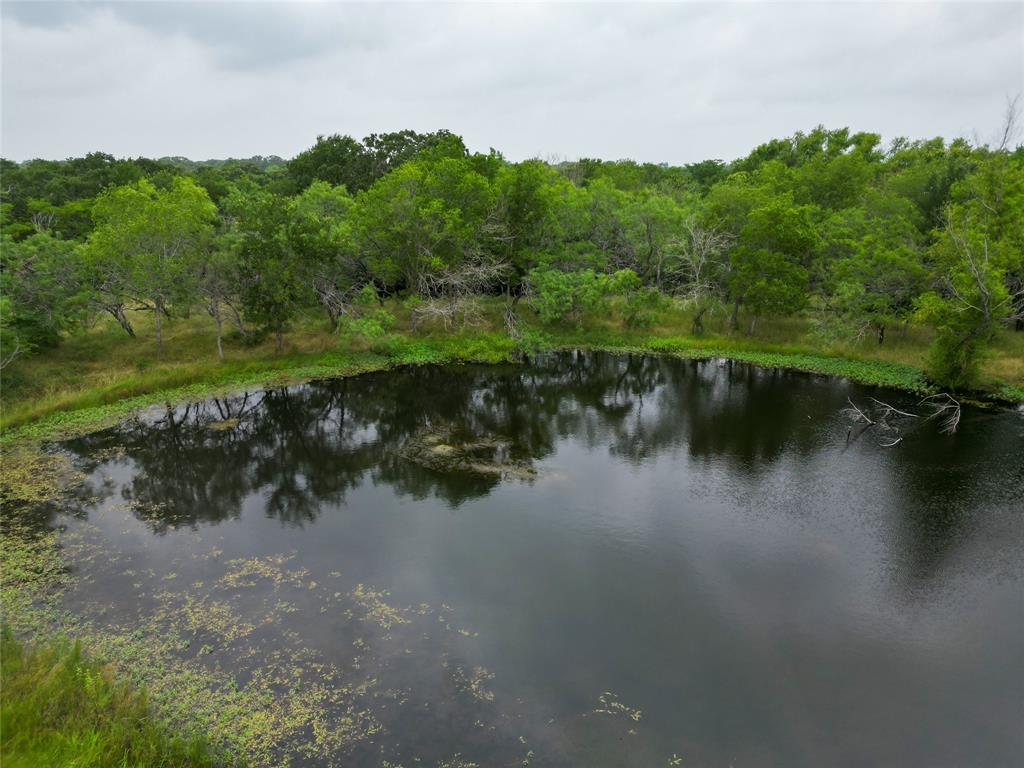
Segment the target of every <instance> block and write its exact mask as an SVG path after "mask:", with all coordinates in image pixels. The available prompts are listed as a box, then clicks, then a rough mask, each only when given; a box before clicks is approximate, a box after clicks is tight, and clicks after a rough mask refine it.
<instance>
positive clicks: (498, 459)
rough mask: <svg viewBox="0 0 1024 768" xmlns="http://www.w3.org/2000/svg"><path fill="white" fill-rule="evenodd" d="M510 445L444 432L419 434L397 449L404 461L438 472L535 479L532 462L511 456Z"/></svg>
mask: <svg viewBox="0 0 1024 768" xmlns="http://www.w3.org/2000/svg"><path fill="white" fill-rule="evenodd" d="M511 447H512V446H511V444H510V443H509V441H508V440H503V439H500V438H497V437H491V436H469V437H467V436H462V435H457V434H456V433H455V432H453V431H452V430H449V429H444V428H437V427H435V428H428V429H424V430H421V431H419V432H418V433H416V434H415V435H413V436H412V437H411V438H409V439H408V440H407V441H406V442H405V444H404V445H403V446H402V447H401V448H400V449H399V455H400V456H402V457H403V458H405V459H407V460H409V461H412V462H414V463H416V464H419V465H420V466H422V467H426V468H427V469H432V470H435V471H437V472H472V473H475V474H479V475H494V476H496V477H500V478H505V479H512V478H515V479H519V480H530V479H532V478H534V477H536V476H537V470H536V468H534V466H533V464H532V462H530V461H529V460H526V459H516V458H513V457H512V455H511Z"/></svg>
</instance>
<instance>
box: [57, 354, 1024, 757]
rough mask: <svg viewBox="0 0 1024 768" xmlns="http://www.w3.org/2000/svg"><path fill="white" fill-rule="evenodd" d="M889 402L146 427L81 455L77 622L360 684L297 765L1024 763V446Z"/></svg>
mask: <svg viewBox="0 0 1024 768" xmlns="http://www.w3.org/2000/svg"><path fill="white" fill-rule="evenodd" d="M871 396H874V397H877V398H879V399H882V400H885V401H887V402H890V403H891V404H893V405H894V406H896V407H898V408H903V409H907V408H910V409H914V408H916V404H915V399H914V398H912V397H910V396H907V395H902V394H899V393H893V392H886V391H884V390H877V389H872V388H866V387H861V386H858V385H854V384H851V383H849V382H846V381H842V380H834V379H825V378H821V377H813V376H809V375H805V374H799V373H790V372H784V371H778V370H763V369H757V368H753V367H749V366H745V365H740V364H730V363H718V362H715V361H710V362H694V361H682V360H675V359H670V358H654V357H641V356H613V355H606V354H596V353H595V354H583V353H561V354H554V355H551V356H548V357H544V358H541V359H540V360H538V361H536V362H535V363H534V364H531V365H529V366H519V367H513V366H507V367H470V366H463V367H451V368H445V367H423V368H412V369H407V370H401V371H394V372H387V373H380V374H372V375H366V376H362V377H359V378H355V379H348V380H338V381H325V382H315V383H311V384H307V385H302V386H294V387H289V388H286V389H278V390H272V391H267V392H258V393H251V394H249V395H246V396H238V397H232V398H230V399H228V400H220V401H210V402H206V403H201V404H196V405H191V406H188V407H182V408H178V409H173V410H168V411H166V412H153V413H151V414H149V415H148V416H146V417H144V418H142V419H140V420H138V421H135V422H131V423H128V424H125V425H122V426H121V427H118V428H116V429H112V430H107V431H105V432H102V433H98V434H95V435H92V436H89V437H87V438H83V439H80V440H77V441H75V442H73V443H70V444H69V445H68V448H69V449H70V450H72V451H73V452H74V453H76V454H77V455H79V456H80V457H81V459H82V461H83V463H85V464H86V466H88V468H89V469H90V471H91V483H92V491H91V492H92V494H93V495H94V497H95V498H94V499H93V500H91V501H90V502H89V503H88V504H86V505H85V507H84V508H83V510H82V511H81V513H80V515H79V516H78V517H77V518H74V519H66V520H62V522H63V523H65V524H67V526H68V530H69V531H70V532H74V531H75V530H76V529H77V528H83V529H84V527H86V526H88V527H89V528H90V530H92V531H93V534H94V536H95V537H97V538H98V539H99V540H100V541H101V542H102V544H103V546H104V547H105V548H106V551H108V552H109V553H110V557H109V558H101V559H102V560H104V562H100V563H93V564H89V563H83V564H82V565H81V566H80V567H81V571H82V573H84V574H87V575H88V577H89V578H87V579H84V580H83V581H82V583H81V584H80V585H79V586H78V587H77V588H76V589H75V591H74V592H73V593H72V595H71V596H70V598H69V602H70V603H71V604H72V605H73V606H79V607H88V608H89V609H90V610H92V611H93V613H94V614H95V615H96V616H98V617H99V618H98V619H97V620H98V621H105V622H108V623H110V624H111V625H115V624H117V623H118V622H120V623H122V624H125V625H127V624H130V622H131V621H135V620H138V619H140V617H142V616H146V615H148V616H152V615H157V614H160V613H161V611H163V614H161V615H164V616H165V618H166V617H168V616H172V617H173V618H168V619H167V620H168V621H169V622H170V623H169V624H168V626H169V629H168V631H172V630H173V631H176V632H184V633H186V634H189V633H191V634H189V637H190V641H191V642H190V644H189V646H188V648H186V649H184V650H183V651H182V653H183V658H185V657H188V658H193V657H197V654H205V656H203V657H202V658H203V659H208V661H203V663H207V664H210V665H213V666H214V667H216V668H217V669H219V670H224V671H226V672H227V673H229V674H234V675H236V677H237V679H238V682H239V685H244V684H246V682H247V681H250V680H252V679H253V677H254V676H255V675H258V674H259V673H260V670H264V669H267V668H269V667H268V665H270V664H271V662H270V661H268V659H270V658H274V659H280V658H282V656H281V654H289V653H290V654H292V658H293V659H298V661H296V662H295V665H296V668H300V667H301V670H302V671H301V673H298V672H297V673H296V674H297V675H299V676H300V677H302V680H303V681H305V682H306V683H308V682H309V681H311V680H312V681H315V680H322V681H326V682H325V683H324V685H327V686H335V687H337V686H340V685H342V683H344V685H345V686H349V687H346V688H345V693H344V695H343V696H338V697H334V698H331V696H329V695H328V694H326V693H324V692H323V691H321V693H319V694H317V695H318V696H319V698H318V699H317V701H318V702H319V704H320V705H321V706H322V707H323V711H324V712H325V713H326V714H324V715H323V721H324V722H326V723H327V724H328V725H331V724H337V723H339V722H342V721H344V722H345V723H349V722H350V721H353V722H355V723H356V725H358V726H359V727H358V728H357V727H355V726H354V727H353V728H352V729H351V733H348V731H346V732H345V733H346V734H348V736H347V737H345V738H342V737H341V736H338V733H340V731H337V730H335V731H333V733H335V736H336V737H337V738H335V739H334V740H333V741H332V740H331V738H329V737H328V736H324V735H323V734H322V733H321V734H319V735H318V732H317V729H316V728H312V729H308V728H295V729H292V730H291V731H289V736H288V739H287V740H282V741H281V743H280V745H279V747H280V749H281V750H282V753H281V754H283V755H285V756H286V757H288V758H289V759H291V761H292V763H293V764H295V765H327V764H339V765H357V766H359V765H367V766H370V765H373V766H376V765H384V764H385V763H384V761H390V762H391V763H392V764H398V763H401V764H403V765H405V766H406V768H409V767H410V766H413V765H431V766H433V765H436V764H438V763H439V762H442V761H445V760H447V761H449V762H448V764H451V765H457V764H459V763H458V759H462V760H464V761H474V762H476V763H479V764H480V765H485V766H490V765H502V766H504V765H509V766H511V765H520V764H524V761H526V762H525V764H532V765H541V766H547V765H557V766H562V765H579V766H602V765H606V766H619V765H639V766H647V765H650V766H666V765H676V764H679V765H685V766H723V767H724V766H736V768H743V767H745V766H858V767H860V766H867V765H871V766H928V767H929V768H937V767H939V766H1011V765H1015V766H1019V765H1024V578H1022V576H1024V415H1022V414H1021V413H1019V412H1012V411H995V410H993V411H987V410H979V409H965V410H964V414H963V419H962V423H961V426H960V429H959V431H958V433H957V434H955V435H943V434H939V432H938V429H937V427H936V424H935V422H927V423H923V422H922V420H906V422H905V424H904V427H903V432H902V434H903V436H904V440H903V442H902V443H900V444H899V445H897V446H895V447H892V448H887V447H884V446H883V445H882V443H883V442H886V441H884V440H883V439H882V438H881V437H880V436H879V435H877V434H875V432H874V431H873V430H870V431H868V432H866V433H864V434H861V435H859V436H858V432H859V430H857V429H855V430H854V431H853V434H852V435H850V421H849V419H847V418H846V417H845V416H843V415H842V414H841V413H840V411H841V409H842V408H843V407H844V406H845V405H846V404H847V403H846V401H847V398H848V397H849V398H851V399H852V400H853V401H854V402H856V403H858V404H866V403H868V402H869V400H868V398H869V397H871ZM917 410H920V409H917ZM233 419H237V423H235V422H234V421H233ZM274 569H276V571H274V573H276V574H278V575H274V573H271V572H270V571H272V570H274ZM282 606H283V607H282ZM182 617H185V618H182ZM213 617H220V618H221V619H222V621H221V623H220V625H217V624H216V622H215V621H214V618H213ZM257 617H258V618H257ZM239 619H241V620H244V621H243V622H241V623H239V621H238V620H239ZM245 622H248V624H245ZM227 624H233V625H235V626H240V627H241V628H240V629H238V630H237V631H232V630H230V629H229V628H227V627H226V626H225V625H227ZM193 640H194V641H193ZM275 654H277V655H275ZM318 664H319V665H322V664H331V665H334V666H333V668H334V669H335V673H334V677H331V676H325V673H322V672H319V671H318V670H321V667H320V666H317V665H318ZM297 679H298V678H297ZM296 685H298V684H296ZM286 687H287V686H284V687H283V688H282V691H283V690H284V688H286ZM282 695H283V694H282ZM345 718H347V719H345ZM346 727H347V726H346ZM360 729H361V730H360ZM342 736H344V734H342ZM304 742H309V743H314V746H313V747H309V746H308V744H307V745H306V746H303V743H304ZM456 755H461V758H456V757H455V756H456ZM680 760H681V762H679V761H680ZM417 761H419V762H417Z"/></svg>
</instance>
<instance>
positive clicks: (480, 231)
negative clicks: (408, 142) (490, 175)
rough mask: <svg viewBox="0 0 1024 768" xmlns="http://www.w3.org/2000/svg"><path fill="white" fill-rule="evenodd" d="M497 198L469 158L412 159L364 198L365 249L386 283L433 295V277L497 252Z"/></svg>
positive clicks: (360, 233) (360, 206) (359, 209)
mask: <svg viewBox="0 0 1024 768" xmlns="http://www.w3.org/2000/svg"><path fill="white" fill-rule="evenodd" d="M493 202H494V195H493V190H492V188H491V185H490V183H489V182H488V181H487V179H486V178H485V177H483V176H481V175H480V174H479V173H477V172H476V171H474V170H473V169H472V166H471V163H470V162H469V160H467V159H452V158H445V159H442V160H438V161H423V160H417V161H412V162H408V163H406V164H404V165H402V166H401V167H399V168H397V169H396V170H395V171H393V172H391V173H389V174H388V175H387V176H384V177H383V178H381V179H380V180H378V181H377V182H376V183H375V184H374V185H373V186H372V187H371V188H370V189H368V190H367V191H365V192H363V193H361V194H360V195H359V196H358V197H357V199H356V210H355V213H354V222H355V228H356V237H357V240H358V243H359V248H360V251H361V253H362V254H363V256H364V258H365V261H366V264H367V266H368V267H369V269H370V271H371V273H372V274H373V276H374V278H375V279H377V280H379V281H380V283H381V284H382V285H384V286H388V287H392V288H399V287H404V288H407V289H408V290H410V291H413V292H417V293H424V294H428V293H429V292H430V288H429V285H428V284H429V280H430V278H431V276H434V275H437V274H439V273H441V272H445V271H451V270H456V269H458V268H459V267H460V266H461V265H462V264H464V263H467V262H468V261H470V260H473V259H474V258H475V257H476V256H478V255H479V254H481V253H482V252H485V251H488V250H493V244H492V242H491V240H492V239H493V238H494V236H495V235H496V234H497V232H496V227H497V222H496V220H495V219H494V217H493V216H492V214H493V211H494V205H493Z"/></svg>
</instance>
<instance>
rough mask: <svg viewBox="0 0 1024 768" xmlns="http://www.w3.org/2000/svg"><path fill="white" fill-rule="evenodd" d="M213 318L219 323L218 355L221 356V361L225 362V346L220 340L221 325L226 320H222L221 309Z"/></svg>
mask: <svg viewBox="0 0 1024 768" xmlns="http://www.w3.org/2000/svg"><path fill="white" fill-rule="evenodd" d="M213 319H214V321H215V322H216V323H217V357H219V358H220V361H221V362H224V347H223V345H222V344H221V341H220V338H221V327H222V326H223V325H224V321H223V320H221V316H220V311H218V312H217V314H216V316H215V317H214V318H213Z"/></svg>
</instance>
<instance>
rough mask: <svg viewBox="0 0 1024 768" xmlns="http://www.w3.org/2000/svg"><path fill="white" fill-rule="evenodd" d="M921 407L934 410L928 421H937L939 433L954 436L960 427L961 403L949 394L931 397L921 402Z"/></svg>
mask: <svg viewBox="0 0 1024 768" xmlns="http://www.w3.org/2000/svg"><path fill="white" fill-rule="evenodd" d="M919 405H925V406H927V407H929V408H931V409H932V413H931V415H930V416H929V417H928V420H929V421H931V420H932V419H937V420H938V421H939V431H940V432H942V433H943V434H946V435H952V434H953V433H954V432H956V430H957V427H959V426H960V402H959V401H958V400H956V399H955V398H954V397H953V396H952V395H950V394H948V393H947V392H942V393H940V394H938V395H929V396H928V397H926V398H924V399H923V400H921V402H920V403H919Z"/></svg>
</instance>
